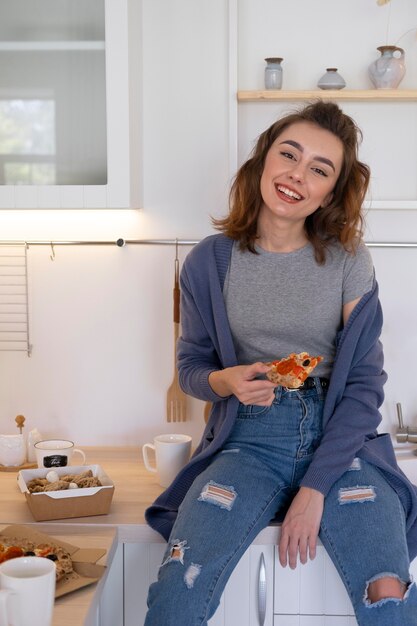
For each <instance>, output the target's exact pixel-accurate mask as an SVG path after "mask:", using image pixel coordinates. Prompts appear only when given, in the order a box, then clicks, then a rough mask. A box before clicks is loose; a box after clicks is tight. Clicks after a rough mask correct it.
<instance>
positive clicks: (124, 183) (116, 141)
mask: <svg viewBox="0 0 417 626" xmlns="http://www.w3.org/2000/svg"><path fill="white" fill-rule="evenodd" d="M2 11H4V15H2V18H3V19H2V23H1V24H0V63H1V66H2V68H3V70H4V71H2V73H1V76H0V91H1V93H2V98H1V101H0V209H1V208H5V209H12V208H25V209H26V208H64V209H72V208H74V209H77V208H106V207H111V208H117V207H122V208H129V207H130V206H132V205H134V206H139V204H138V203H139V198H138V197H133V193H134V190H136V191H137V189H138V185H137V182H136V181H137V179H138V175H137V171H139V169H138V168H137V162H136V163H133V161H134V160H135V159H136V158H137V155H138V146H137V145H136V143H135V142H136V139H137V133H135V132H132V129H131V128H130V116H129V111H130V110H131V106H130V105H132V104H133V102H132V101H130V100H133V99H134V98H135V94H136V91H137V90H136V91H135V90H134V89H133V88H132V85H133V83H132V82H131V78H132V79H133V78H136V81H138V76H139V73H138V72H137V71H136V69H137V68H136V66H135V65H133V66H132V61H133V60H136V62H137V63H139V58H138V57H139V54H138V51H137V50H134V51H133V50H132V46H138V42H139V41H140V37H139V36H138V32H133V30H134V28H135V29H136V31H139V30H140V18H139V3H138V2H136V1H135V0H118V2H113V0H91V2H89V3H85V2H83V0H62V1H61V2H59V3H56V2H54V0H43V2H42V3H40V4H39V6H38V10H36V11H34V10H33V7H32V3H31V0H16V1H14V0H6V2H3V4H2ZM129 30H131V31H132V32H130V33H129ZM128 34H129V36H128ZM130 57H133V58H130ZM129 71H130V75H129ZM138 108H139V107H138V106H137V105H135V109H136V111H137V110H138ZM131 167H135V168H136V169H137V171H136V175H135V177H134V178H132V177H131V175H130V171H131V169H130V168H131ZM132 181H134V182H133V185H132Z"/></svg>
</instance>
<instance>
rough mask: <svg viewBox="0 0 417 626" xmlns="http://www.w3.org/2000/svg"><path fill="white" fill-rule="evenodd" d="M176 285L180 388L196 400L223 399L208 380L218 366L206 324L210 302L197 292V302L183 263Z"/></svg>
mask: <svg viewBox="0 0 417 626" xmlns="http://www.w3.org/2000/svg"><path fill="white" fill-rule="evenodd" d="M201 280H204V279H200V281H201ZM180 284H181V328H182V333H181V337H180V338H179V339H178V344H177V359H178V370H179V382H180V385H181V388H182V389H183V390H184V391H185V393H188V394H189V395H191V396H194V397H195V398H198V399H200V400H206V401H210V402H217V401H220V400H224V398H223V397H221V396H219V395H217V394H216V393H215V392H214V391H213V389H212V388H211V387H210V384H209V382H208V377H209V374H210V373H211V372H213V371H215V370H218V369H221V368H222V364H221V362H220V359H219V356H218V351H217V350H216V346H215V331H214V325H213V324H211V323H210V320H211V316H210V310H211V307H212V305H211V302H210V298H209V295H206V296H204V297H203V296H202V295H201V293H199V296H198V304H197V301H196V297H195V295H194V293H193V292H194V288H193V286H192V281H190V278H189V274H188V271H187V265H186V264H185V265H184V267H183V270H182V272H181V281H180ZM207 293H208V292H207Z"/></svg>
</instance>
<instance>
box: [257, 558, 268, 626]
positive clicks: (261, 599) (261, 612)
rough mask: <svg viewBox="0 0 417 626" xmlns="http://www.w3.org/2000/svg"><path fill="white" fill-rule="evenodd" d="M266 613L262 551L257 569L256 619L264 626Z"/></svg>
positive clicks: (264, 571)
mask: <svg viewBox="0 0 417 626" xmlns="http://www.w3.org/2000/svg"><path fill="white" fill-rule="evenodd" d="M265 615H266V567H265V558H264V554H263V552H262V554H261V558H260V559H259V571H258V619H259V626H264V623H265Z"/></svg>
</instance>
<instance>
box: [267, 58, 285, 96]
mask: <svg viewBox="0 0 417 626" xmlns="http://www.w3.org/2000/svg"><path fill="white" fill-rule="evenodd" d="M283 60H284V59H283V58H282V57H267V58H266V59H265V61H266V68H265V89H281V87H282V67H281V61H283Z"/></svg>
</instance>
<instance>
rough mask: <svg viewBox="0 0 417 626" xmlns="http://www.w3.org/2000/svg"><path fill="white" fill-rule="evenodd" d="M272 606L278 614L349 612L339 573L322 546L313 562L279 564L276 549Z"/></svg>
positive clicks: (351, 609) (334, 613) (338, 613)
mask: <svg viewBox="0 0 417 626" xmlns="http://www.w3.org/2000/svg"><path fill="white" fill-rule="evenodd" d="M275 558H276V563H275V585H274V594H275V595H274V599H275V602H274V606H275V609H274V611H275V613H276V614H280V615H353V614H354V611H353V607H352V604H351V602H350V599H349V596H348V594H347V592H346V590H345V588H344V586H343V583H342V581H341V579H340V576H339V574H338V572H337V570H336V568H335V567H334V565H333V563H332V561H331V560H330V558H329V557H328V555H327V553H326V551H325V549H324V547H323V546H322V545H319V546H317V555H316V558H315V559H314V560H313V561H308V563H306V564H305V565H299V566H298V567H297V568H296V569H295V570H291V569H290V568H289V567H285V568H283V567H281V565H280V563H279V560H278V553H277V550H276V557H275Z"/></svg>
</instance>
